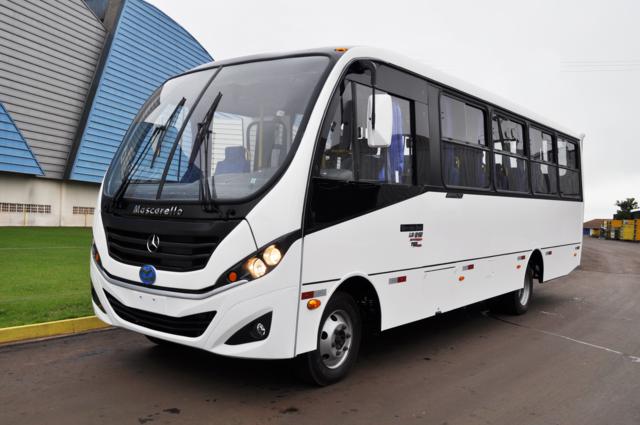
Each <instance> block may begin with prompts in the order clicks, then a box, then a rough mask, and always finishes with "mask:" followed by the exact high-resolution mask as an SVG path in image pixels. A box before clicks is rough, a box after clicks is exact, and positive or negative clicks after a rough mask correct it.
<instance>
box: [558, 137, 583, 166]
mask: <svg viewBox="0 0 640 425" xmlns="http://www.w3.org/2000/svg"><path fill="white" fill-rule="evenodd" d="M576 152H577V150H576V145H575V144H574V143H572V142H570V141H568V140H566V139H563V138H561V137H558V164H560V165H563V166H565V167H569V168H578V158H577V154H576Z"/></svg>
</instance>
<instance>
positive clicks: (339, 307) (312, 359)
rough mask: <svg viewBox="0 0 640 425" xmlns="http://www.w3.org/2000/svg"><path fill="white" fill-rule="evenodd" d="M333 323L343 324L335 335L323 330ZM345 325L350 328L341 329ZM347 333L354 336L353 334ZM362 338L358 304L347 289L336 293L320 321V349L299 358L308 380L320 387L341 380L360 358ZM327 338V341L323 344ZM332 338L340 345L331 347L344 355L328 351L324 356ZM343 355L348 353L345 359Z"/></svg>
mask: <svg viewBox="0 0 640 425" xmlns="http://www.w3.org/2000/svg"><path fill="white" fill-rule="evenodd" d="M347 320H348V321H350V323H346V321H347ZM329 321H331V322H329ZM332 323H333V324H335V323H340V324H339V325H337V326H336V332H335V333H333V335H332V336H329V335H327V334H326V332H324V330H323V329H327V328H328V327H330V326H335V325H332ZM342 325H345V326H346V327H345V328H344V329H343V330H340V326H342ZM349 325H350V326H349ZM325 326H326V327H325ZM348 330H350V333H346V334H344V335H341V332H343V333H344V332H345V331H348ZM323 334H324V335H323ZM347 335H350V337H348V336H347ZM361 338H362V317H361V315H360V310H359V309H358V305H357V304H356V302H355V300H354V299H353V298H352V297H351V296H350V295H349V294H347V293H344V292H337V293H335V294H334V295H333V296H332V297H331V299H330V300H329V303H328V304H327V306H326V307H325V309H324V312H323V314H322V319H321V320H320V327H319V328H318V348H317V349H316V350H314V351H311V352H309V353H305V354H303V355H301V356H300V358H299V359H298V361H299V369H300V372H301V374H302V377H303V378H304V379H305V380H306V381H308V382H310V383H313V384H316V385H318V386H325V385H330V384H333V383H335V382H338V381H340V380H341V379H342V378H344V377H345V376H346V375H347V374H348V373H349V371H350V370H351V368H352V367H353V365H354V364H355V362H356V360H357V357H358V351H359V350H360V341H361ZM323 341H326V342H325V343H324V344H323V345H321V343H322V342H323ZM330 341H334V342H335V343H336V344H337V345H338V346H337V347H335V346H333V345H332V346H331V347H332V348H330V350H331V351H332V352H337V353H341V354H340V355H338V356H333V355H328V354H324V356H323V352H322V347H324V348H325V349H326V348H327V347H328V345H327V344H328V343H329V342H330ZM341 344H342V345H341ZM334 347H335V348H334ZM345 347H346V348H347V349H346V350H345V351H341V350H340V348H345ZM327 356H328V357H327ZM342 356H344V358H343V357H342ZM334 361H335V362H336V364H333V365H332V364H331V363H332V362H334Z"/></svg>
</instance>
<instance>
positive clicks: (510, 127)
mask: <svg viewBox="0 0 640 425" xmlns="http://www.w3.org/2000/svg"><path fill="white" fill-rule="evenodd" d="M491 125H492V131H493V148H494V149H496V150H500V151H504V152H509V153H513V154H517V155H524V130H523V127H522V124H519V123H517V122H514V121H511V120H508V119H506V118H502V117H499V116H496V115H494V116H493V118H492V119H491Z"/></svg>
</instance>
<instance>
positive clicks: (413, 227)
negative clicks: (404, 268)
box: [400, 224, 424, 248]
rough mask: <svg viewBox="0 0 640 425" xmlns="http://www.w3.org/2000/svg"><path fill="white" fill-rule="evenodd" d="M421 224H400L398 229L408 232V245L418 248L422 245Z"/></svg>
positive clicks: (422, 227)
mask: <svg viewBox="0 0 640 425" xmlns="http://www.w3.org/2000/svg"><path fill="white" fill-rule="evenodd" d="M423 230H424V225H423V224H401V225H400V231H401V232H408V233H409V246H410V247H412V248H420V247H421V246H422V233H423Z"/></svg>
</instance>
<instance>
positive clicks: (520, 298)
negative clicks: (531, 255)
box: [498, 265, 533, 316]
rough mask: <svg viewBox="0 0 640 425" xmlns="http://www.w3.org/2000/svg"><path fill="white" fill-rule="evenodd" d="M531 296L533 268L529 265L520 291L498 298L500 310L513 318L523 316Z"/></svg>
mask: <svg viewBox="0 0 640 425" xmlns="http://www.w3.org/2000/svg"><path fill="white" fill-rule="evenodd" d="M532 296H533V268H532V267H531V265H529V266H527V270H526V271H525V273H524V285H523V286H522V289H518V290H516V291H513V292H509V293H508V294H504V295H502V296H501V297H499V298H498V301H499V306H500V309H501V310H503V311H504V312H505V313H507V314H512V315H514V316H519V315H521V314H525V313H526V312H527V311H528V310H529V304H530V303H531V298H532Z"/></svg>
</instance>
